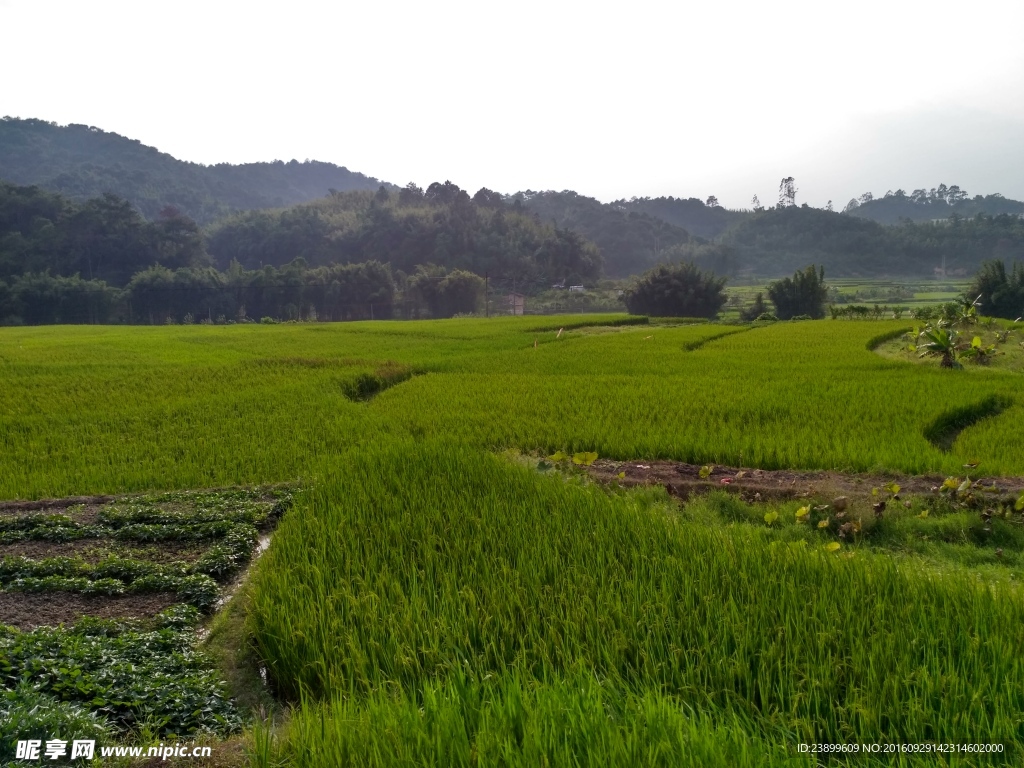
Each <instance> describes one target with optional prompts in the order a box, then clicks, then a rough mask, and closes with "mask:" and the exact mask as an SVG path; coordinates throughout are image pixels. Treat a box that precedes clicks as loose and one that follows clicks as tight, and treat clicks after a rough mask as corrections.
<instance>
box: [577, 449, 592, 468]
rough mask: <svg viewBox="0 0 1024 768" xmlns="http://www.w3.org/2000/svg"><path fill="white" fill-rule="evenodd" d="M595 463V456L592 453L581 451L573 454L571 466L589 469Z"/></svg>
mask: <svg viewBox="0 0 1024 768" xmlns="http://www.w3.org/2000/svg"><path fill="white" fill-rule="evenodd" d="M595 461H597V454H596V453H594V452H593V451H583V452H580V453H575V454H573V457H572V463H573V464H578V465H582V466H584V467H589V466H590V465H591V464H593V463H594V462H595Z"/></svg>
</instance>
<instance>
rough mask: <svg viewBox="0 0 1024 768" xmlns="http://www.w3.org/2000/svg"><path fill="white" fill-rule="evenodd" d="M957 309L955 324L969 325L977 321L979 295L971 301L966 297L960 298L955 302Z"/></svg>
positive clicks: (979, 305)
mask: <svg viewBox="0 0 1024 768" xmlns="http://www.w3.org/2000/svg"><path fill="white" fill-rule="evenodd" d="M954 303H955V304H956V308H957V316H956V322H957V323H958V324H960V325H970V324H972V323H976V322H977V321H978V309H979V308H980V307H981V294H980V293H979V294H978V298H976V299H975V300H974V301H971V300H970V299H969V298H968V297H967V295H966V294H965V295H962V296H960V297H959V298H958V299H957V300H956V301H955V302H954Z"/></svg>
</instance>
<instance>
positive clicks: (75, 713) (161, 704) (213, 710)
mask: <svg viewBox="0 0 1024 768" xmlns="http://www.w3.org/2000/svg"><path fill="white" fill-rule="evenodd" d="M196 620H197V613H196V611H195V609H194V608H187V607H184V606H179V607H176V608H171V609H168V610H167V611H165V612H164V613H163V614H161V615H160V616H159V617H158V618H157V625H156V627H155V628H145V627H143V626H141V625H138V626H137V625H134V624H132V623H130V622H113V621H99V620H95V619H83V620H82V621H80V622H79V623H78V624H77V625H75V626H74V627H72V628H70V629H69V630H64V629H63V628H58V629H54V628H49V627H41V628H39V629H36V630H33V631H31V632H15V631H11V630H7V629H5V628H3V627H0V687H3V688H5V689H7V690H11V691H14V692H15V695H14V696H13V697H5V700H4V704H3V707H4V708H5V709H6V710H7V714H8V716H9V717H10V721H9V722H8V721H7V718H0V736H3V737H7V736H10V737H11V738H19V739H24V738H40V739H43V740H45V739H49V738H56V737H57V736H58V735H74V737H75V738H90V737H92V736H96V735H98V736H99V737H100V738H102V736H103V735H105V734H107V733H108V731H107V725H106V724H109V725H112V726H113V727H114V729H115V730H119V731H123V730H125V729H137V728H139V727H140V726H142V725H143V724H145V725H146V726H147V727H149V728H151V729H153V730H154V731H156V732H158V733H160V734H161V735H164V736H167V737H172V736H174V735H177V736H186V735H190V734H194V733H196V732H197V731H200V730H209V731H216V732H229V731H232V730H234V729H236V728H238V727H239V726H240V725H241V720H240V717H239V714H238V712H237V711H236V709H235V707H234V705H233V704H232V702H231V701H230V700H229V699H228V698H227V697H226V695H225V689H224V684H223V683H222V682H221V681H220V680H218V679H217V677H216V676H214V675H213V674H211V673H212V666H211V664H210V661H209V660H208V659H207V658H206V657H205V656H204V655H203V654H202V653H200V652H198V651H196V650H195V649H194V648H193V640H192V632H191V628H192V627H193V626H194V624H195V622H196ZM29 694H31V695H29ZM33 696H35V697H36V698H39V699H40V700H39V701H38V702H37V705H38V706H40V707H44V708H46V709H44V711H49V712H50V714H51V715H54V716H56V715H60V712H61V710H59V709H58V710H57V711H56V712H55V711H54V710H53V709H50V708H51V707H53V705H54V703H55V702H61V703H62V704H61V705H60V706H62V707H64V709H65V710H66V711H65V712H64V714H63V715H61V716H60V717H56V721H58V722H49V721H48V720H47V718H45V717H44V718H33V717H30V715H31V714H32V707H31V705H32V701H33V698H32V697H33ZM86 710H91V711H92V712H93V713H94V714H93V715H91V716H90V715H88V714H87V713H86ZM68 718H70V719H71V720H72V721H73V722H71V723H70V726H71V727H70V728H68V727H67V726H68V725H69V723H67V722H65V721H66V720H67V719H68ZM98 718H102V720H100V719H98ZM51 719H53V718H51ZM62 724H63V726H64V727H57V726H61V725H62ZM83 726H87V727H84V728H83ZM46 728H51V730H45V729H46ZM75 728H83V730H74V729H75ZM37 729H38V730H37ZM13 746H14V744H13V741H11V740H10V739H8V738H2V739H0V760H3V759H4V758H8V757H12V755H9V754H7V752H8V751H9V750H13Z"/></svg>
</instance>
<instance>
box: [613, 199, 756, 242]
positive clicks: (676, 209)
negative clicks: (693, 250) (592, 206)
mask: <svg viewBox="0 0 1024 768" xmlns="http://www.w3.org/2000/svg"><path fill="white" fill-rule="evenodd" d="M708 203H711V204H710V205H709V204H708ZM610 205H611V206H613V207H616V208H619V209H621V210H624V211H630V212H636V213H643V214H646V215H648V216H653V217H654V218H657V219H661V220H662V221H666V222H668V223H669V224H672V225H673V226H676V227H681V228H682V229H685V230H686V231H687V232H689V233H690V234H692V235H696V236H697V237H703V238H707V239H709V240H710V239H713V238H716V237H718V236H720V235H721V234H722V233H723V232H725V230H727V229H728V228H729V227H730V226H732V225H733V224H735V223H737V222H738V221H740V220H741V219H743V218H744V217H745V216H748V215H749V213H748V212H747V211H732V210H729V209H727V208H723V207H722V206H721V205H718V200H717V199H716V198H714V197H710V198H708V202H704V201H703V200H698V199H697V198H696V197H690V198H682V197H634V198H633V199H631V200H616V201H615V202H614V203H610Z"/></svg>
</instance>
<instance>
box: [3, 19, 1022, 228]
mask: <svg viewBox="0 0 1024 768" xmlns="http://www.w3.org/2000/svg"><path fill="white" fill-rule="evenodd" d="M0 40H2V41H3V43H2V45H0V71H3V73H4V75H3V78H2V80H0V115H10V116H13V117H36V118H42V119H45V120H51V121H54V122H57V123H61V124H66V123H84V124H86V125H94V126H97V127H99V128H102V129H104V130H107V131H113V132H115V133H119V134H122V135H124V136H128V137H130V138H134V139H139V140H140V141H142V142H143V143H144V144H148V145H151V146H155V147H157V148H159V149H160V150H161V151H164V152H168V153H170V154H172V155H174V156H175V157H178V158H181V159H184V160H191V161H194V162H199V163H217V162H231V163H241V162H249V161H259V160H274V159H282V160H289V159H292V158H296V159H299V160H303V159H307V158H309V159H317V160H325V161H329V162H334V163H337V164H339V165H344V166H347V167H348V168H349V169H351V170H355V171H361V172H363V173H366V174H368V175H371V176H376V177H378V178H382V179H386V180H388V181H391V182H394V183H396V184H405V183H406V182H408V181H415V182H416V183H418V184H420V185H426V184H429V183H430V182H432V181H437V180H440V181H443V180H445V179H450V180H452V181H453V182H455V183H456V184H458V185H460V186H461V187H463V188H465V189H468V190H469V191H470V192H471V193H472V192H474V191H475V190H476V189H478V188H479V187H481V186H487V187H490V188H492V189H496V190H498V191H501V192H515V191H517V190H523V189H534V190H542V189H556V190H561V189H575V190H576V191H578V192H580V193H582V194H586V195H590V196H594V197H597V198H599V199H602V200H605V201H608V200H613V199H616V198H620V197H632V196H652V197H653V196H659V195H675V196H677V197H691V196H693V197H700V198H702V199H703V198H706V197H707V196H708V195H711V194H714V195H717V196H718V198H719V199H720V200H721V202H722V203H723V204H724V205H726V206H728V207H746V206H748V205H749V202H750V198H751V196H752V195H753V194H755V193H756V194H757V195H758V196H759V197H760V199H761V202H762V203H765V204H771V203H773V202H774V201H775V200H776V199H777V196H778V193H777V190H778V184H779V179H780V178H782V177H783V176H790V175H791V176H794V177H795V178H796V183H797V186H798V188H799V190H800V192H799V194H798V196H797V202H798V203H800V202H807V203H809V204H811V205H815V206H823V205H824V204H825V202H826V201H827V200H829V199H832V200H833V201H835V204H836V207H837V208H841V207H842V206H843V205H844V204H845V202H846V201H847V200H849V198H851V197H853V196H859V195H860V194H861V193H863V192H865V191H869V190H870V191H872V192H873V193H874V194H875V195H876V196H877V195H880V194H883V193H884V192H885V191H886V190H887V189H897V188H900V187H902V188H904V189H906V190H907V191H910V190H911V189H913V188H915V187H934V186H937V185H938V184H939V183H945V184H947V185H952V184H958V185H960V186H961V187H962V188H964V189H966V190H967V191H968V192H969V193H970V194H971V195H974V194H978V193H990V192H1002V193H1003V194H1005V195H1006V196H1008V197H1015V198H1017V199H1024V2H1022V0H974V1H973V2H971V3H969V4H964V3H962V2H946V0H881V1H880V0H861V1H860V2H857V3H849V2H848V3H837V2H825V1H824V0H815V1H814V2H804V1H803V0H798V1H792V2H785V1H782V2H764V0H761V1H759V2H747V1H746V0H743V1H740V0H733V1H731V2H730V1H728V0H719V1H718V2H715V1H714V0H701V1H700V2H688V1H679V2H671V3H670V2H648V1H647V0H640V1H634V2H631V3H616V4H611V3H602V2H594V1H593V0H591V2H557V0H549V1H548V2H534V1H533V0H520V1H519V2H516V3H500V4H499V3H486V2H480V1H479V0H478V1H477V2H452V1H451V0H439V1H437V2H423V1H422V0H421V1H420V2H405V1H404V0H395V1H393V2H361V3H352V2H310V1H308V0H290V1H289V2H273V3H261V2H255V1H253V0H250V1H249V2H235V1H234V0H224V1H223V2H221V1H218V0H207V2H191V1H190V0H181V1H179V2H145V1H144V0H143V1H140V0H133V1H132V2H120V1H117V0H93V1H92V2H89V1H88V0H75V1H73V2H62V1H59V0H0Z"/></svg>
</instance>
